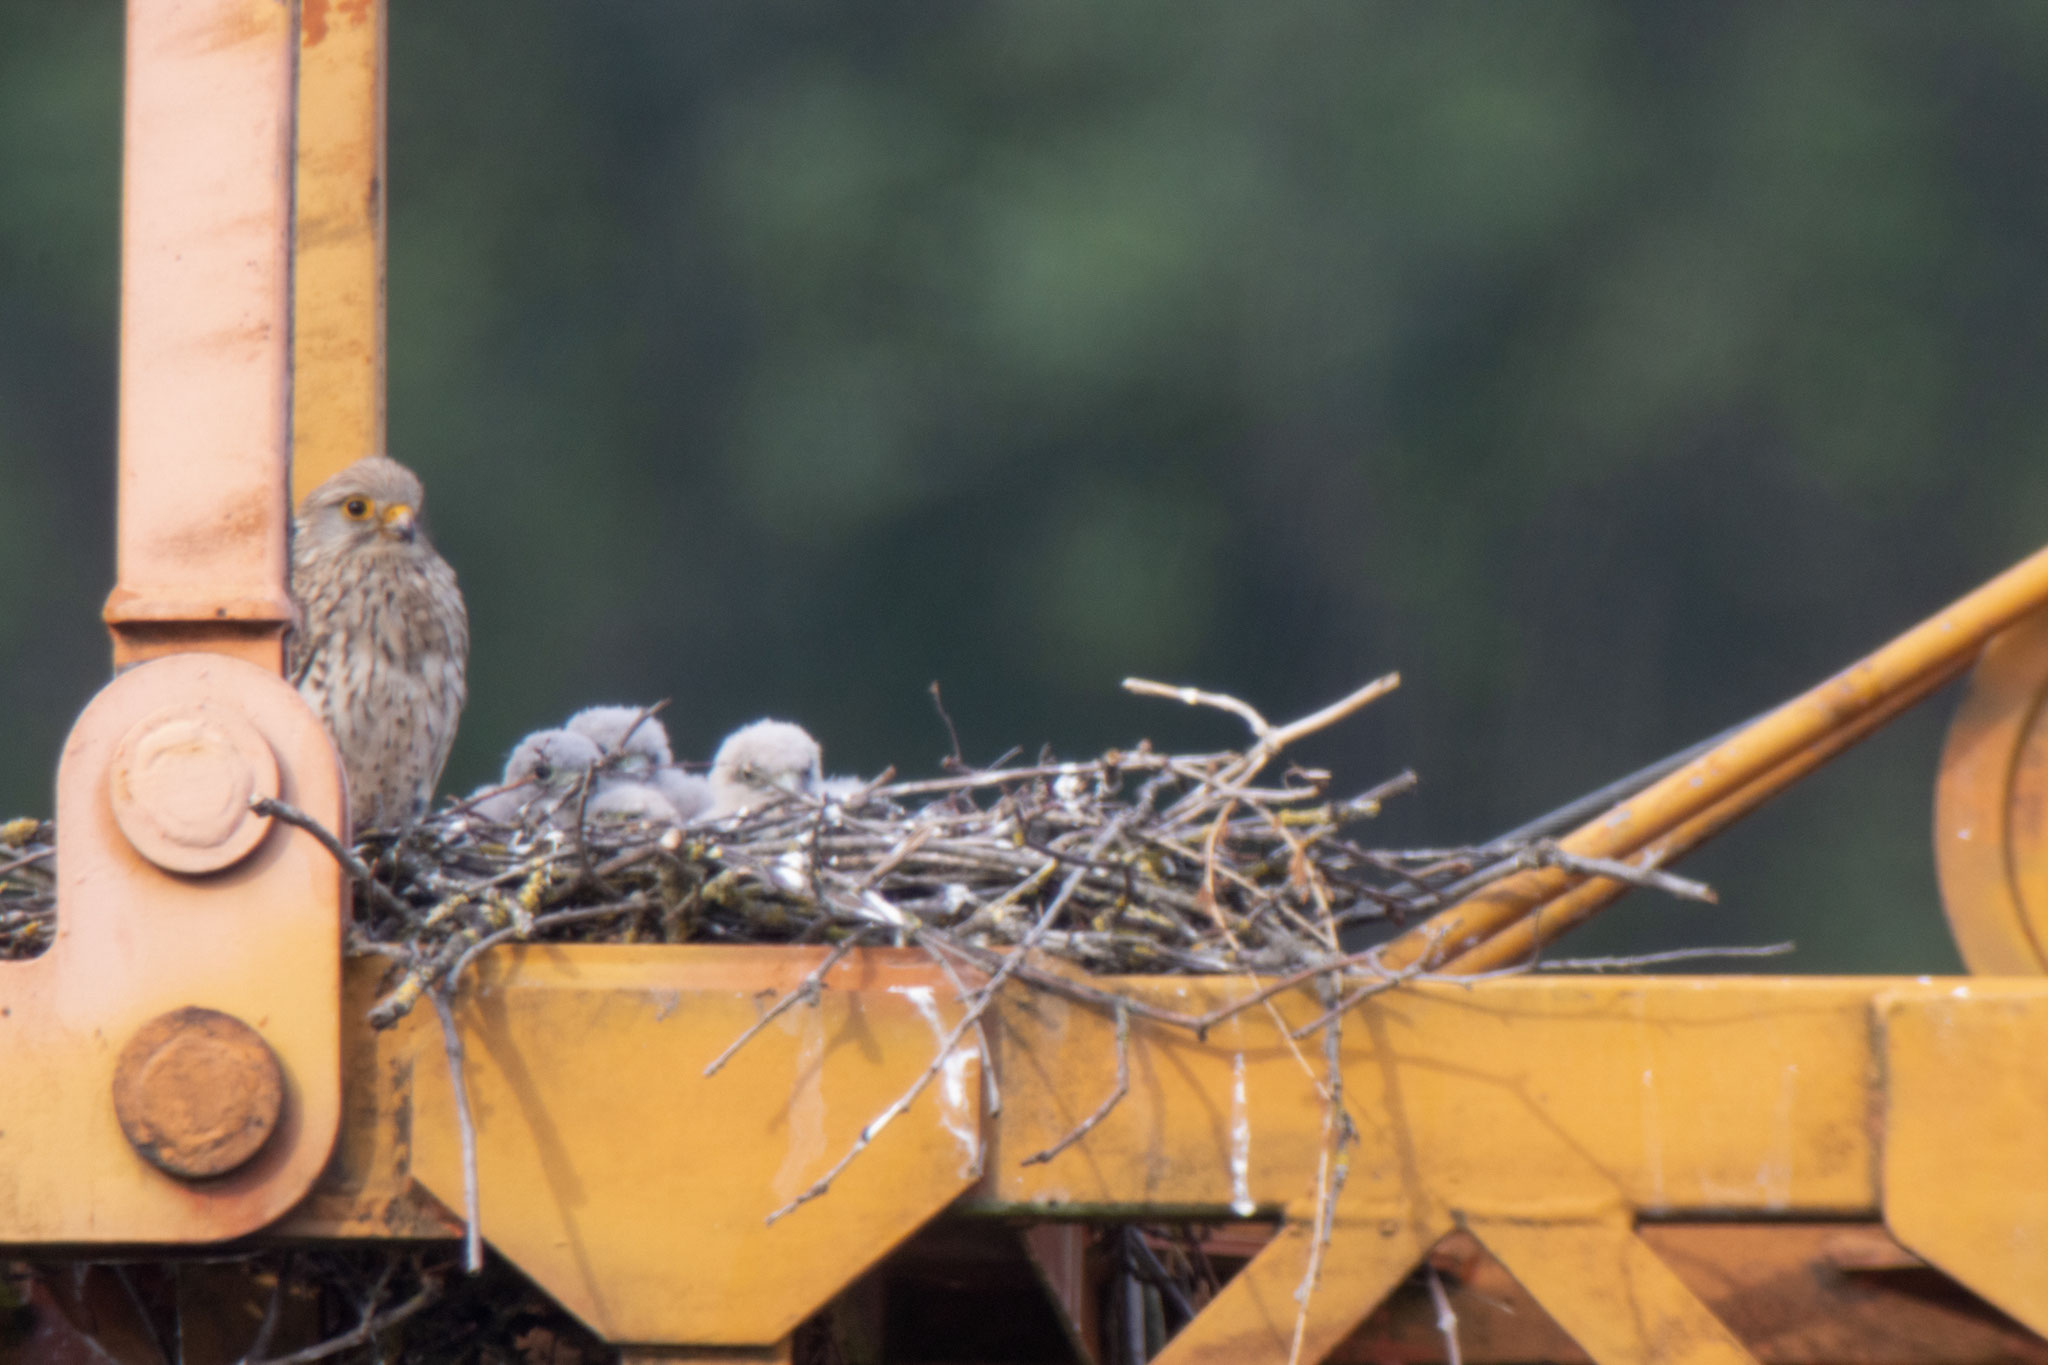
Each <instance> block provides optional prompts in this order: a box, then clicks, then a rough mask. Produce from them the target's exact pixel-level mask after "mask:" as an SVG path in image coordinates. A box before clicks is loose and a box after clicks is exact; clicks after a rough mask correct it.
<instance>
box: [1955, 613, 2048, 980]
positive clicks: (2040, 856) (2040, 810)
mask: <svg viewBox="0 0 2048 1365" xmlns="http://www.w3.org/2000/svg"><path fill="white" fill-rule="evenodd" d="M2044 698H2048V614H2043V615H2037V616H2034V617H2031V618H2029V619H2027V620H2025V621H2022V622H2021V623H2020V624H2019V625H2016V626H2014V627H2012V628H2011V629H2009V630H2007V631H2005V632H2004V633H2002V634H2000V635H1998V636H1997V637H1995V638H1994V639H1993V640H1992V641H1991V643H1990V644H1988V645H1986V646H1985V648H1984V653H1983V656H1982V658H1980V659H1979V660H1978V662H1977V666H1976V668H1975V669H1974V670H1972V672H1971V673H1970V681H1969V685H1968V687H1967V689H1966V690H1965V691H1964V693H1963V699H1962V702H1961V704H1960V705H1959V706H1958V707H1957V708H1956V715H1955V719H1954V720H1953V721H1952V722H1950V725H1949V732H1948V742H1947V744H1946V745H1945V747H1944V748H1943V749H1942V754H1941V775H1940V778H1939V780H1938V781H1937V783H1936V785H1935V789H1934V855H1935V867H1936V869H1937V871H1938V872H1939V874H1940V878H1941V903H1942V909H1943V910H1944V911H1946V913H1947V915H1948V922H1949V929H1950V932H1952V933H1953V934H1954V935H1955V939H1956V947H1957V948H1959V949H1960V950H1961V951H1962V954H1963V961H1964V962H1966V963H1968V964H1969V967H1970V970H1971V971H1973V972H1977V973H1979V974H1981V975H1986V976H2021V975H2029V976H2031V975H2038V974H2040V973H2041V972H2043V971H2048V953H2044V952H2043V945H2044V944H2048V723H2044V716H2048V712H2044V710H2043V707H2042V701H2043V700H2044Z"/></svg>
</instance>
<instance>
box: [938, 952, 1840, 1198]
mask: <svg viewBox="0 0 2048 1365" xmlns="http://www.w3.org/2000/svg"><path fill="white" fill-rule="evenodd" d="M1102 984H1104V985H1105V986H1106V987H1108V988H1111V989H1115V990H1118V991H1122V992H1125V993H1127V994H1130V995H1133V996H1135V997H1137V998H1140V999H1145V1000H1150V1001H1152V1002H1154V1003H1156V1004H1160V1005H1163V1006H1167V1007H1170V1008H1175V1009H1181V1010H1187V1011H1196V1012H1198V1011H1201V1010H1204V1009H1207V1008H1209V1007H1211V1006H1212V1005H1214V1004H1216V1003H1218V1002H1221V1001H1224V1000H1228V999H1230V998H1232V997H1234V996H1237V995H1241V994H1243V993H1245V992H1246V991H1247V989H1248V987H1247V986H1246V985H1244V984H1243V983H1231V982H1223V981H1217V980H1213V979H1209V980H1190V979H1188V978H1178V977H1175V978H1125V979H1122V980H1115V981H1107V982H1104V983H1102ZM1869 997H1870V985H1869V984H1868V983H1864V982H1855V981H1844V980H1836V979H1828V978H1803V979H1802V978H1789V979H1756V978H1733V977H1730V978H1718V979H1716V978H1708V979H1699V978H1691V979H1688V978H1584V977H1578V978H1561V977H1551V978H1510V979H1502V980H1494V981H1486V982H1479V983H1475V984H1473V985H1472V986H1469V987H1464V986H1427V987H1420V988H1410V989H1403V990H1399V991H1394V992H1390V993H1388V994H1386V995H1382V996H1379V997H1377V998H1376V999H1374V1000H1371V1001H1368V1002H1367V1003H1366V1004H1364V1005H1363V1006H1361V1007H1359V1008H1358V1009H1356V1010H1354V1011H1353V1012H1352V1013H1351V1014H1350V1015H1349V1016H1347V1018H1346V1021H1345V1028H1344V1040H1343V1042H1344V1053H1343V1055H1344V1084H1345V1095H1346V1099H1347V1102H1348V1103H1349V1105H1350V1108H1351V1113H1352V1117H1353V1119H1354V1121H1355V1122H1356V1124H1357V1126H1358V1128H1359V1131H1360V1135H1361V1141H1360V1144H1359V1146H1358V1147H1357V1148H1356V1149H1355V1151H1354V1152H1353V1154H1352V1157H1351V1169H1350V1175H1349V1180H1348V1183H1347V1186H1346V1188H1347V1194H1348V1195H1350V1196H1354V1197H1355V1196H1359V1195H1363V1194H1366V1193H1367V1192H1370V1195H1371V1198H1372V1199H1374V1200H1377V1201H1378V1202H1379V1203H1380V1204H1382V1205H1384V1206H1386V1207H1389V1208H1394V1209H1405V1208H1408V1207H1409V1206H1411V1205H1412V1204H1413V1203H1414V1202H1415V1201H1416V1200H1417V1199H1418V1198H1427V1199H1429V1200H1433V1201H1435V1202H1436V1203H1438V1204H1440V1205H1442V1206H1445V1207H1451V1208H1456V1209H1459V1210H1463V1211H1472V1212H1494V1213H1516V1214H1525V1215H1556V1216H1570V1217H1585V1216H1587V1215H1589V1214H1590V1213H1592V1212H1595V1211H1597V1210H1601V1209H1607V1208H1612V1207H1620V1206H1626V1207H1630V1208H1635V1209H1641V1210H1644V1211H1649V1212H1657V1213H1676V1212H1682V1211H1686V1210H1715V1211H1720V1212H1723V1213H1730V1212H1734V1211H1736V1210H1744V1211H1754V1212H1761V1213H1783V1212H1786V1211H1789V1210H1794V1209H1797V1210H1801V1211H1804V1212H1806V1213H1809V1214H1812V1213H1823V1212H1827V1213H1846V1212H1850V1211H1853V1210H1858V1209H1871V1208H1874V1207H1875V1204H1876V1186H1875V1172H1876V1156H1875V1152H1874V1149H1873V1146H1872V1136H1871V1133H1870V1131H1869V1124H1868V1121H1867V1115H1868V1112H1869V1110H1868V1104H1869V1101H1870V1092H1869V1085H1870V1076H1871V1054H1870V1038H1869V1023H1868V1002H1869ZM1278 1003H1279V1004H1280V1006H1281V1008H1282V1012H1283V1014H1284V1015H1285V1016H1286V1017H1288V1018H1289V1019H1291V1020H1293V1021H1295V1022H1297V1023H1299V1022H1302V1021H1305V1020H1307V1019H1311V1018H1314V1017H1315V1015H1316V1014H1317V1013H1319V1012H1320V1010H1321V1009H1322V1006H1321V1004H1320V1003H1319V1002H1318V1001H1316V1000H1315V999H1314V998H1313V997H1311V996H1310V995H1309V994H1308V993H1307V992H1300V993H1296V994H1294V995H1291V996H1287V997H1283V998H1282V999H1281V1000H1280V1001H1279V1002H1278ZM1132 1039H1133V1045H1132V1058H1131V1093H1130V1095H1129V1096H1128V1097H1126V1099H1125V1100H1124V1102H1123V1103H1122V1104H1120V1105H1118V1106H1117V1108H1116V1110H1115V1111H1114V1112H1112V1113H1111V1114H1110V1116H1109V1117H1108V1118H1107V1119H1106V1120H1104V1122H1103V1123H1102V1124H1101V1125H1100V1126H1098V1127H1097V1128H1096V1129H1095V1130H1094V1131H1093V1132H1092V1133H1090V1134H1089V1135H1088V1136H1086V1137H1084V1138H1083V1139H1082V1140H1081V1141H1079V1142H1077V1143H1076V1144H1074V1146H1073V1147H1071V1148H1069V1149H1068V1150H1067V1151H1066V1152H1064V1153H1062V1154H1061V1155H1059V1156H1058V1157H1056V1158H1054V1159H1053V1160H1052V1161H1051V1162H1048V1163H1046V1164H1043V1165H1032V1166H1024V1165H1021V1164H1020V1162H1021V1160H1022V1158H1023V1157H1024V1156H1026V1155H1028V1154H1030V1153H1032V1152H1035V1151H1038V1150H1041V1149H1043V1148H1044V1147H1046V1146H1048V1145H1050V1144H1051V1143H1052V1142H1054V1141H1056V1140H1058V1138H1059V1137H1061V1136H1062V1135H1063V1134H1064V1133H1066V1132H1067V1131H1069V1130H1070V1129H1071V1128H1072V1127H1073V1126H1074V1125H1075V1124H1076V1123H1078V1122H1079V1121H1080V1119H1081V1118H1082V1117H1083V1116H1085V1115H1086V1114H1087V1113H1088V1112H1089V1110H1090V1109H1092V1108H1093V1107H1094V1106H1095V1105H1096V1104H1097V1103H1098V1102H1099V1100H1100V1098H1101V1096H1102V1095H1104V1094H1106V1093H1107V1092H1108V1090H1109V1087H1110V1085H1111V1084H1112V1081H1113V1078H1114V1070H1115V1043H1114V1029H1113V1027H1112V1026H1111V1024H1110V1022H1109V1021H1108V1020H1106V1019H1104V1018H1103V1017H1102V1016H1101V1015H1100V1014H1099V1013H1097V1012H1095V1011H1093V1010H1089V1009H1085V1008H1083V1007H1080V1006H1078V1005H1071V1004H1068V1003H1066V1002H1064V1001H1061V1000H1056V999H1051V998H1048V997H1046V996H1044V995H1042V994H1033V993H1026V992H1022V991H1019V992H1015V993H1013V994H1011V995H1009V996H1007V997H1006V998H1005V1003H1004V1008H1003V1010H1002V1014H1001V1028H1000V1029H999V1030H998V1031H997V1033H996V1037H995V1041H994V1046H995V1048H996V1050H997V1053H998V1057H999V1068H1000V1075H1001V1076H1002V1079H1003V1094H1004V1105H1003V1113H1002V1115H1001V1119H1000V1121H999V1122H997V1123H995V1124H992V1125H991V1139H992V1141H991V1150H990V1165H989V1175H988V1177H987V1179H986V1180H984V1181H983V1183H982V1185H981V1186H980V1188H979V1189H977V1191H976V1198H977V1200H982V1201H987V1202H988V1203H991V1204H994V1205H998V1206H1002V1207H1006V1208H1017V1209H1020V1210H1022V1209H1031V1210H1034V1211H1038V1210H1043V1211H1057V1210H1059V1209H1061V1208H1065V1207H1082V1208H1099V1207H1101V1206H1104V1205H1124V1206H1131V1207H1132V1208H1133V1209H1134V1211H1136V1210H1140V1209H1143V1208H1145V1207H1147V1206H1150V1207H1153V1208H1157V1207H1159V1206H1165V1207H1173V1208H1185V1209H1189V1210H1191V1211H1198V1212H1200V1213H1202V1214H1204V1215H1218V1214H1227V1213H1229V1212H1230V1211H1231V1209H1232V1206H1233V1205H1236V1206H1237V1207H1238V1209H1239V1210H1240V1211H1249V1210H1251V1209H1254V1208H1257V1209H1265V1210H1267V1211H1269V1212H1270V1211H1272V1210H1276V1209H1280V1208H1283V1207H1289V1206H1296V1205H1299V1204H1300V1203H1301V1202H1302V1201H1303V1200H1305V1199H1307V1198H1309V1197H1310V1196H1311V1195H1312V1193H1313V1179H1314V1172H1315V1170H1316V1162H1317V1154H1318V1149H1319V1143H1320V1141H1321V1126H1322V1106H1321V1100H1320V1098H1319V1096H1318V1094H1317V1091H1316V1089H1315V1086H1314V1085H1313V1084H1312V1083H1311V1079H1310V1076H1309V1074H1308V1073H1307V1072H1306V1071H1304V1069H1303V1066H1302V1063H1301V1062H1300V1061H1298V1060H1297V1059H1296V1055H1295V1052H1294V1050H1293V1049H1291V1048H1290V1047H1288V1046H1287V1045H1286V1043H1285V1042H1284V1040H1283V1039H1282V1038H1281V1037H1280V1034H1279V1031H1278V1030H1277V1029H1276V1028H1275V1027H1274V1025H1273V1023H1272V1021H1271V1019H1270V1018H1269V1017H1268V1016H1267V1015H1266V1014H1265V1012H1264V1011H1263V1010H1261V1009H1253V1010H1248V1011H1246V1012H1244V1013H1243V1014H1242V1015H1239V1016H1238V1017H1237V1018H1236V1019H1235V1020H1232V1021H1227V1022H1225V1023H1223V1024H1221V1025H1219V1026H1218V1027H1216V1028H1215V1029H1213V1030H1211V1032H1210V1035H1209V1038H1208V1041H1207V1042H1206V1043H1203V1042H1197V1041H1196V1040H1194V1039H1193V1038H1192V1037H1190V1036H1188V1035H1187V1034H1185V1033H1181V1032H1178V1031H1172V1030H1167V1029H1164V1028H1161V1027H1158V1026H1146V1025H1143V1024H1134V1025H1133V1029H1132ZM1300 1046H1301V1049H1302V1052H1303V1054H1304V1055H1305V1056H1306V1057H1307V1059H1308V1061H1309V1064H1310V1065H1311V1066H1312V1067H1314V1068H1316V1070H1317V1071H1318V1072H1320V1068H1321V1044H1320V1040H1311V1041H1307V1042H1304V1043H1303V1044H1301V1045H1300ZM1503 1153H1512V1156H1511V1158H1509V1159H1505V1160H1504V1159H1503ZM1236 1172H1241V1176H1240V1175H1239V1174H1236Z"/></svg>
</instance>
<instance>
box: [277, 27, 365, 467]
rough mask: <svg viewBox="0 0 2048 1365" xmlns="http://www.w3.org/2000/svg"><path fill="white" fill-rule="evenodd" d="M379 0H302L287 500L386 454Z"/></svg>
mask: <svg viewBox="0 0 2048 1365" xmlns="http://www.w3.org/2000/svg"><path fill="white" fill-rule="evenodd" d="M388 12H389V11H388V6H387V2H386V0H304V3H303V5H302V7H301V11H300V20H299V111H298V113H299V119H298V127H299V146H298V166H297V188H298V199H297V210H298V225H297V235H296V238H295V253H294V262H293V265H294V272H295V274H294V281H293V305H292V366H293V389H292V501H293V503H294V504H295V505H296V503H297V502H298V500H299V499H300V498H302V497H304V496H305V494H306V492H307V491H308V490H309V489H311V488H312V487H313V486H314V485H316V484H318V483H319V482H321V481H322V480H323V479H325V478H326V477H327V476H328V475H329V474H332V473H334V472H335V471H336V470H338V469H340V468H342V467H343V466H344V465H348V464H351V463H353V462H354V461H356V460H358V459H361V458H362V457H363V456H365V455H373V454H378V453H381V452H382V451H383V450H384V202H385V193H384V187H385V166H384V55H385V46H386V38H385V33H386V27H387V22H388V19H387V16H388Z"/></svg>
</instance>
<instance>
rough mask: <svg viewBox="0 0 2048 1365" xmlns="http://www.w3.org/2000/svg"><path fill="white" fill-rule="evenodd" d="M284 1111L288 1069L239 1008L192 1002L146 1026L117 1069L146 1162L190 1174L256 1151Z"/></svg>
mask: <svg viewBox="0 0 2048 1365" xmlns="http://www.w3.org/2000/svg"><path fill="white" fill-rule="evenodd" d="M283 1108H284V1072H283V1069H282V1068H281V1067H279V1065H278V1062H277V1054H276V1053H274V1052H272V1051H271V1050H270V1044H268V1043H266V1042H264V1041H263V1036H262V1035H261V1034H259V1033H258V1032H256V1030H255V1029H252V1028H250V1027H249V1026H248V1025H247V1024H245V1023H243V1022H242V1021H241V1020H239V1019H237V1018H235V1017H234V1016H233V1015H231V1014H222V1013H221V1012H220V1011H219V1010H209V1009H199V1008H197V1007H192V1006H188V1007H187V1008H185V1009H181V1010H172V1011H171V1012H170V1013H168V1014H160V1015H158V1016H157V1017H156V1018H154V1019H152V1020H150V1021H149V1022H148V1023H147V1024H144V1025H143V1026H142V1027H141V1028H140V1029H139V1030H137V1031H136V1034H135V1036H134V1037H133V1038H131V1039H129V1040H128V1045H127V1046H126V1047H124V1048H122V1049H121V1058H120V1060H119V1061H118V1062H117V1063H116V1064H115V1067H114V1115H115V1117H116V1118H118V1119H119V1120H120V1121H121V1131H122V1132H123V1133H126V1134H127V1135H128V1141H129V1142H130V1143H132V1144H134V1147H135V1150H136V1151H138V1152H140V1153H141V1154H142V1156H143V1158H144V1159H145V1160H147V1161H148V1162H149V1163H150V1164H151V1165H153V1166H155V1167H157V1168H158V1169H159V1170H162V1171H165V1172H168V1173H169V1174H171V1175H175V1176H178V1177H180V1178H181V1179H185V1180H204V1179H206V1178H207V1177H209V1176H216V1175H225V1174H227V1173H228V1172H229V1171H232V1170H234V1169H235V1168H236V1167H238V1166H240V1165H242V1163H244V1162H246V1161H247V1160H249V1158H250V1157H253V1156H255V1155H256V1153H257V1152H258V1151H260V1150H261V1149H262V1147H263V1144H264V1143H265V1142H266V1141H268V1140H269V1138H270V1134H271V1132H272V1131H273V1130H275V1129H276V1127H277V1120H278V1115H279V1114H280V1113H281V1112H282V1111H283Z"/></svg>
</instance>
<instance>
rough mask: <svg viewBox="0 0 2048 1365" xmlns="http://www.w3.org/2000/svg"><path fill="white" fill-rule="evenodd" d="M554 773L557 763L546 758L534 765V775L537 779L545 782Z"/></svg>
mask: <svg viewBox="0 0 2048 1365" xmlns="http://www.w3.org/2000/svg"><path fill="white" fill-rule="evenodd" d="M554 775H555V765H554V764H552V763H549V762H548V761H547V760H545V759H543V760H541V761H540V762H539V763H536V764H534V765H533V776H534V779H535V780H536V781H539V782H545V781H547V780H548V779H549V778H551V777H553V776H554Z"/></svg>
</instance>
